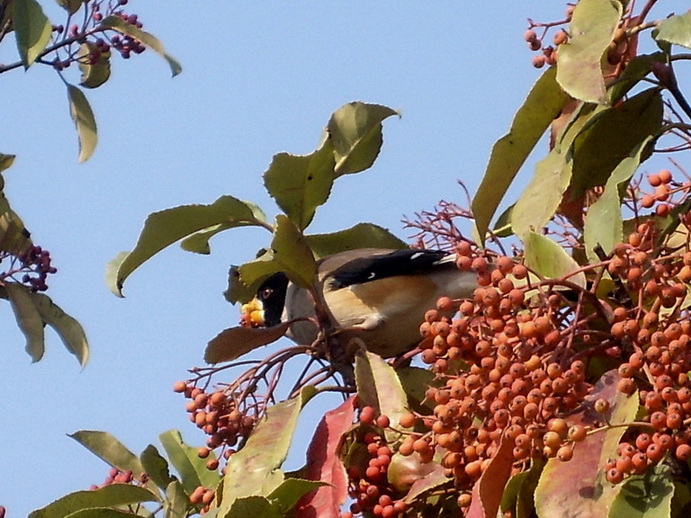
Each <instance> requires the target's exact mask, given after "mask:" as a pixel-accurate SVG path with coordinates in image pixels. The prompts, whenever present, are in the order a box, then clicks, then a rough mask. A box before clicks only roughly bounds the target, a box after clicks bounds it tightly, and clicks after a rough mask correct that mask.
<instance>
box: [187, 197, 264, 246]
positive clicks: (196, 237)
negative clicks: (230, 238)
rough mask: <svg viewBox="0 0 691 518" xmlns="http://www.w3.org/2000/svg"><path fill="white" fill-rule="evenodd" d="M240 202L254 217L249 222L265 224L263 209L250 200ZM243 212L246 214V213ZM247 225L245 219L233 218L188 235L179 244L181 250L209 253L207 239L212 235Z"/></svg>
mask: <svg viewBox="0 0 691 518" xmlns="http://www.w3.org/2000/svg"><path fill="white" fill-rule="evenodd" d="M241 202H242V203H244V204H245V205H246V206H247V207H248V208H249V209H250V210H251V211H252V214H253V216H254V218H253V223H251V224H252V225H259V226H265V224H266V215H265V214H264V211H262V210H261V209H260V208H259V206H258V205H255V204H254V203H252V202H250V201H246V200H241ZM243 213H244V210H243ZM244 214H245V215H246V213H244ZM247 225H248V223H246V222H245V220H234V221H231V222H228V223H219V224H218V225H213V226H211V227H209V228H206V229H204V230H200V231H199V232H197V233H195V234H192V235H191V236H189V237H186V238H185V239H183V240H182V242H181V243H180V246H181V247H182V249H183V250H187V251H188V252H195V253H197V254H210V253H211V246H210V245H209V240H210V239H211V238H212V237H213V236H215V235H216V234H219V233H221V232H223V231H224V230H228V229H231V228H236V227H242V226H247Z"/></svg>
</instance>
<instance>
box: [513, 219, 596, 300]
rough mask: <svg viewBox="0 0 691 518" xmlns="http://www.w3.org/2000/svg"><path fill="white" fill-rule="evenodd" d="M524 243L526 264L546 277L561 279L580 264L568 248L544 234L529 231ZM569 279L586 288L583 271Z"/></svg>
mask: <svg viewBox="0 0 691 518" xmlns="http://www.w3.org/2000/svg"><path fill="white" fill-rule="evenodd" d="M523 244H524V246H525V265H526V266H527V267H528V268H530V269H532V270H534V271H536V272H537V273H538V274H540V275H542V276H543V277H545V278H546V279H560V278H563V277H565V276H567V275H569V274H570V273H571V272H574V271H576V270H578V268H579V264H578V263H577V262H576V261H575V260H574V259H573V257H571V256H570V255H569V254H567V253H566V250H564V249H563V248H562V247H561V246H559V244H557V243H555V242H554V241H552V240H551V239H550V238H548V237H546V236H543V235H542V234H536V233H535V232H529V233H528V234H527V235H525V237H524V238H523ZM567 280H569V281H570V282H573V283H575V284H577V285H579V286H580V287H582V288H585V274H584V273H583V272H579V273H577V274H574V275H570V276H569V277H568V279H567Z"/></svg>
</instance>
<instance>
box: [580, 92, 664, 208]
mask: <svg viewBox="0 0 691 518" xmlns="http://www.w3.org/2000/svg"><path fill="white" fill-rule="evenodd" d="M662 118H663V103H662V96H661V95H660V92H659V90H658V89H657V88H650V89H648V90H645V91H643V92H641V93H639V94H637V95H635V96H634V97H631V98H630V99H628V100H627V101H625V102H623V103H621V104H619V105H617V106H615V107H613V108H608V109H605V110H602V111H599V112H598V113H597V114H596V116H593V117H592V118H591V120H590V121H589V123H588V124H587V125H586V126H585V127H584V129H583V131H582V132H581V133H580V134H579V135H578V136H577V137H576V139H575V140H574V143H573V177H572V180H571V185H570V190H571V193H572V195H573V196H575V197H578V196H581V195H582V194H583V193H584V192H585V191H586V190H587V189H589V188H591V187H594V186H598V185H604V184H605V183H606V182H607V179H608V178H609V176H610V175H611V174H612V171H613V170H614V168H615V167H617V166H618V165H619V163H620V162H621V161H622V160H624V159H625V158H626V157H628V156H630V155H631V154H632V152H633V150H634V149H635V148H636V147H637V146H638V145H640V143H641V142H644V141H645V140H647V139H648V138H649V137H650V136H651V135H656V134H657V133H658V132H659V130H660V128H661V127H662V123H663V121H662ZM649 156H650V153H647V154H646V155H643V156H642V157H641V159H640V161H641V162H642V161H644V160H646V159H647V158H648V157H649Z"/></svg>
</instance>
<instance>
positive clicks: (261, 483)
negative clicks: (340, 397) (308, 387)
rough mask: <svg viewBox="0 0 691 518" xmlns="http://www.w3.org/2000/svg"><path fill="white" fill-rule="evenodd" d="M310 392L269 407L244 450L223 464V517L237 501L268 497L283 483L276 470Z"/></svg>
mask: <svg viewBox="0 0 691 518" xmlns="http://www.w3.org/2000/svg"><path fill="white" fill-rule="evenodd" d="M312 395H313V392H309V391H305V390H303V391H302V392H301V393H300V395H299V396H297V397H294V398H292V399H288V400H286V401H283V402H281V403H278V404H277V405H273V406H270V407H269V408H268V409H267V411H266V415H265V416H264V417H263V418H262V419H261V420H260V421H259V423H258V424H257V426H256V427H255V428H254V430H253V432H252V434H251V435H250V436H249V439H247V442H246V443H245V445H244V446H243V448H242V449H241V450H240V451H238V452H237V453H236V454H234V455H232V456H231V457H230V459H229V460H228V463H227V464H226V471H225V477H224V481H223V493H222V499H221V505H220V510H221V515H222V516H225V513H227V512H228V511H229V510H230V508H231V507H232V506H233V504H234V503H235V501H236V500H238V499H241V498H244V497H249V496H269V495H270V494H272V493H273V492H274V490H276V489H277V488H278V487H279V486H280V485H281V483H282V482H283V475H282V473H281V472H280V470H279V468H280V466H281V464H283V461H284V460H285V458H286V456H287V455H288V448H289V447H290V443H291V440H292V438H293V433H294V431H295V426H296V425H297V420H298V416H299V415H300V410H301V409H302V407H303V406H304V405H305V404H306V403H307V401H308V400H309V398H310V397H311V396H312Z"/></svg>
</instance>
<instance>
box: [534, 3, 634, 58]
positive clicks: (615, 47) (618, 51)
mask: <svg viewBox="0 0 691 518" xmlns="http://www.w3.org/2000/svg"><path fill="white" fill-rule="evenodd" d="M573 10H574V6H573V5H568V6H567V8H566V13H565V16H564V19H563V20H558V21H554V22H548V23H538V22H534V21H532V20H529V28H528V30H527V31H526V32H525V34H524V36H523V39H524V40H525V41H526V43H527V44H528V48H529V49H530V50H532V51H533V52H539V54H536V55H535V56H533V58H532V64H533V66H534V67H535V68H542V67H544V66H545V65H549V66H551V65H554V64H555V63H556V62H557V58H558V50H559V46H560V45H563V44H564V43H567V42H568V40H569V35H568V33H567V32H566V30H565V29H564V26H565V25H566V24H568V23H569V22H571V17H572V15H573ZM630 19H631V17H624V19H623V20H622V22H621V23H620V25H619V27H618V28H617V30H616V31H615V33H614V34H613V35H612V41H611V42H610V44H609V47H608V48H607V62H608V63H609V64H610V65H612V66H613V67H616V66H618V65H620V64H621V65H622V66H625V65H626V61H627V60H628V56H629V36H628V34H627V32H626V31H627V25H628V23H629V21H630ZM555 27H560V28H558V29H557V30H556V32H555V33H554V34H553V35H552V42H551V44H550V45H547V46H543V44H544V41H545V40H546V39H547V33H548V32H549V30H550V29H553V28H555ZM536 29H537V30H540V31H541V34H540V35H538V33H537V31H536Z"/></svg>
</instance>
